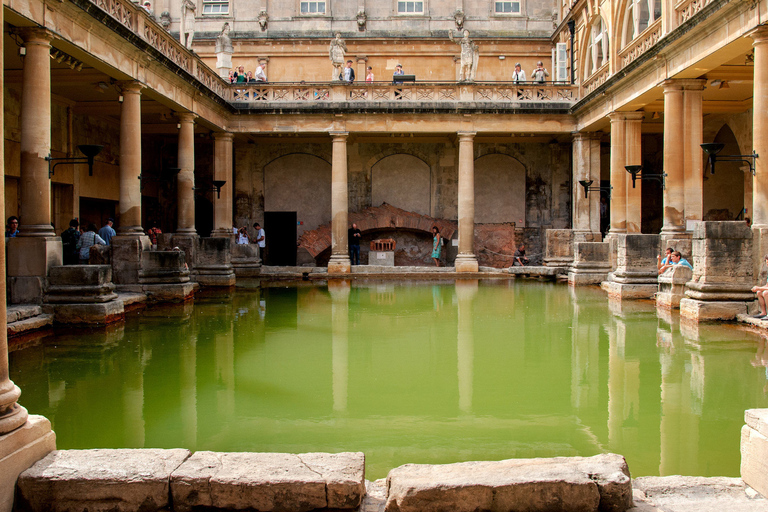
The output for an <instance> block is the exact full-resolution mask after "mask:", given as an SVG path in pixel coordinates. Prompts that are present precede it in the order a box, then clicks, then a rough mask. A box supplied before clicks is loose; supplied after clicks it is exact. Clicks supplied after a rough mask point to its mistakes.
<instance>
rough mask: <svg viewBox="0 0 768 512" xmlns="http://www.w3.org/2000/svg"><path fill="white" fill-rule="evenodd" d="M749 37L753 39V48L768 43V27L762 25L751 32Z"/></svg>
mask: <svg viewBox="0 0 768 512" xmlns="http://www.w3.org/2000/svg"><path fill="white" fill-rule="evenodd" d="M747 36H749V37H751V38H752V40H753V41H754V42H753V43H752V46H755V45H758V44H763V43H766V42H768V25H760V26H759V27H757V28H755V29H754V30H753V31H752V32H749V33H748V34H747Z"/></svg>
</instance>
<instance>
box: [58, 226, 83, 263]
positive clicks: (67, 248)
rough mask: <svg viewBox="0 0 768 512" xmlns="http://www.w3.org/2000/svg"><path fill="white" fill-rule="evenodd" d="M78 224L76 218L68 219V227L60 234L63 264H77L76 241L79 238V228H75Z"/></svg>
mask: <svg viewBox="0 0 768 512" xmlns="http://www.w3.org/2000/svg"><path fill="white" fill-rule="evenodd" d="M79 225H80V222H78V220H77V219H72V220H71V221H69V228H67V230H66V231H64V232H63V233H62V234H61V245H62V250H63V253H64V254H63V256H64V264H65V265H77V263H78V260H79V258H78V255H77V241H78V240H80V230H79V229H77V228H78V226H79Z"/></svg>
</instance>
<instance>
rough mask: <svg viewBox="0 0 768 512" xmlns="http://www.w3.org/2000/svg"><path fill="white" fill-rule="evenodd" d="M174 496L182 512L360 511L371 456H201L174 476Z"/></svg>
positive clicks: (273, 454)
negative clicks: (200, 510)
mask: <svg viewBox="0 0 768 512" xmlns="http://www.w3.org/2000/svg"><path fill="white" fill-rule="evenodd" d="M171 493H172V495H173V504H174V510H176V511H179V512H190V511H192V510H198V509H200V508H205V509H207V510H249V511H250V510H256V511H265V512H266V511H291V512H308V511H310V510H315V509H325V508H329V509H355V508H357V507H358V506H359V505H360V503H361V501H362V499H363V495H364V493H365V455H364V454H362V453H335V454H333V453H303V454H288V453H251V452H243V453H218V452H197V453H195V454H194V455H193V456H192V457H190V458H189V459H188V460H187V461H185V462H184V464H182V465H181V466H180V467H179V468H178V469H177V470H176V471H174V473H173V475H171Z"/></svg>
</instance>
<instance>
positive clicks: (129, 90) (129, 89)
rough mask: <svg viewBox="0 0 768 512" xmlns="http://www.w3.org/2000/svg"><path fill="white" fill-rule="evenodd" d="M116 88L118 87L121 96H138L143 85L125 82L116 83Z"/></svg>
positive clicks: (135, 81) (132, 81)
mask: <svg viewBox="0 0 768 512" xmlns="http://www.w3.org/2000/svg"><path fill="white" fill-rule="evenodd" d="M117 86H118V87H120V91H121V92H122V93H123V94H140V93H141V90H142V89H144V87H145V85H144V84H142V83H141V82H139V81H137V80H126V81H125V82H118V83H117Z"/></svg>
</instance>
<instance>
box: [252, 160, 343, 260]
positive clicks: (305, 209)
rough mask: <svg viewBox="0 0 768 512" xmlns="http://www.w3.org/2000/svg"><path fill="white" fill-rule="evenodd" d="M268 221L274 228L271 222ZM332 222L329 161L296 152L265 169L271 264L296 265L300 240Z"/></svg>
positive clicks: (268, 251) (266, 231)
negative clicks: (297, 245) (310, 231)
mask: <svg viewBox="0 0 768 512" xmlns="http://www.w3.org/2000/svg"><path fill="white" fill-rule="evenodd" d="M273 214H274V215H273ZM292 214H295V216H294V215H292ZM267 219H270V220H271V223H272V224H273V225H270V223H267ZM330 221H331V164H330V163H329V162H326V161H325V160H323V159H322V158H319V157H317V156H315V155H310V154H306V153H294V154H290V155H285V156H281V157H280V158H277V159H276V160H273V161H272V162H270V163H268V164H267V165H266V166H265V167H264V226H262V227H263V228H264V232H265V235H266V236H265V238H266V239H267V244H268V247H267V263H268V264H269V265H292V264H296V254H297V252H296V239H297V238H298V237H299V236H301V235H302V234H303V233H304V231H308V230H312V229H316V228H317V227H318V226H321V225H323V224H326V223H328V222H330Z"/></svg>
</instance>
